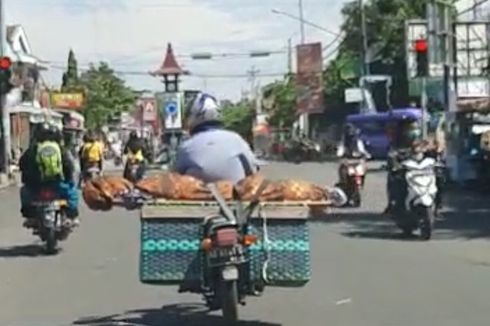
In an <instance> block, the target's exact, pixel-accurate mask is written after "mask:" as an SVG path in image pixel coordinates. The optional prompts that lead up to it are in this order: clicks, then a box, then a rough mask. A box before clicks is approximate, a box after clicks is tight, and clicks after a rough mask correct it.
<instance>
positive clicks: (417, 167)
mask: <svg viewBox="0 0 490 326" xmlns="http://www.w3.org/2000/svg"><path fill="white" fill-rule="evenodd" d="M415 156H417V155H415ZM421 156H422V155H421ZM435 168H436V161H435V160H434V159H433V158H428V157H420V159H418V158H417V157H413V156H412V157H410V158H408V159H406V160H404V161H402V163H401V169H399V170H398V171H397V172H395V173H399V172H401V173H402V174H403V177H404V179H405V181H406V186H407V192H406V197H405V200H404V203H403V209H402V210H401V211H400V210H398V211H397V210H395V211H394V212H393V213H392V218H393V220H394V221H395V222H396V224H397V226H398V227H399V228H400V229H402V231H403V232H404V233H405V234H406V235H411V234H412V232H413V231H415V230H416V229H419V230H420V236H421V238H422V239H423V240H429V239H430V238H431V236H432V230H433V225H434V220H435V215H436V209H437V208H436V200H435V199H436V195H437V185H436V173H435ZM400 206H402V205H399V207H400Z"/></svg>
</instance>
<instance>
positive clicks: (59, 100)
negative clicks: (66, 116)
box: [50, 93, 84, 110]
mask: <svg viewBox="0 0 490 326" xmlns="http://www.w3.org/2000/svg"><path fill="white" fill-rule="evenodd" d="M50 104H51V107H56V108H61V109H72V110H79V109H81V108H82V107H83V104H84V97H83V94H82V93H51V103H50Z"/></svg>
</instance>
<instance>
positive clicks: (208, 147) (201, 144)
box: [174, 93, 258, 183]
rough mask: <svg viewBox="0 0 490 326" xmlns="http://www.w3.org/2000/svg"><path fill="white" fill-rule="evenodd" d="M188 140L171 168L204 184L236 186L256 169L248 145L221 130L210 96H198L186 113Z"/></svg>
mask: <svg viewBox="0 0 490 326" xmlns="http://www.w3.org/2000/svg"><path fill="white" fill-rule="evenodd" d="M187 123H188V127H189V132H190V138H189V139H187V140H186V141H184V142H183V143H182V145H181V146H180V147H179V149H178V151H177V157H176V162H175V166H174V169H175V170H176V171H177V172H179V173H181V174H187V175H191V176H193V177H196V178H198V179H201V180H203V181H204V182H216V181H220V180H229V181H232V182H234V183H238V182H239V181H240V180H242V179H244V178H245V177H246V176H248V175H251V174H253V173H255V172H257V170H258V168H257V167H258V161H257V159H256V157H255V155H254V154H253V152H252V150H251V148H250V145H249V144H248V143H247V142H246V141H245V140H244V139H243V138H242V137H241V136H240V135H239V134H237V133H235V132H233V131H229V130H225V129H224V128H223V124H222V122H221V107H220V105H219V104H218V101H217V100H216V99H215V98H214V97H213V96H211V95H209V94H205V93H200V94H199V95H198V96H197V97H196V99H195V100H194V103H193V105H192V107H191V108H190V112H189V119H188V122H187Z"/></svg>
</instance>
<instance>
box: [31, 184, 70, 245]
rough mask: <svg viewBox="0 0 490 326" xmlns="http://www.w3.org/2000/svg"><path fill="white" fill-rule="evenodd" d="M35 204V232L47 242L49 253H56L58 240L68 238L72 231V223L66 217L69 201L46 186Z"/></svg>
mask: <svg viewBox="0 0 490 326" xmlns="http://www.w3.org/2000/svg"><path fill="white" fill-rule="evenodd" d="M33 206H34V207H35V209H36V225H34V226H33V228H34V234H36V235H39V237H40V238H41V240H42V241H43V242H45V246H46V253H47V254H49V255H52V254H55V253H57V251H58V241H63V240H66V239H67V237H68V235H69V234H70V232H71V231H72V225H71V224H70V223H68V222H69V220H68V219H67V217H66V208H67V202H66V200H64V199H59V198H58V195H57V193H56V192H55V191H53V190H51V189H49V188H46V189H41V191H40V192H39V196H38V198H37V199H36V200H35V201H34V202H33Z"/></svg>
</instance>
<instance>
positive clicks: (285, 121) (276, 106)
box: [263, 76, 296, 128]
mask: <svg viewBox="0 0 490 326" xmlns="http://www.w3.org/2000/svg"><path fill="white" fill-rule="evenodd" d="M263 97H264V99H265V101H266V102H270V103H271V104H270V107H269V108H268V113H269V124H270V125H271V126H273V127H280V128H290V127H291V126H292V125H293V123H294V121H295V120H296V89H295V84H294V78H293V76H286V77H285V79H284V80H283V81H276V82H274V83H272V84H269V85H267V86H265V87H264V89H263Z"/></svg>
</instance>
